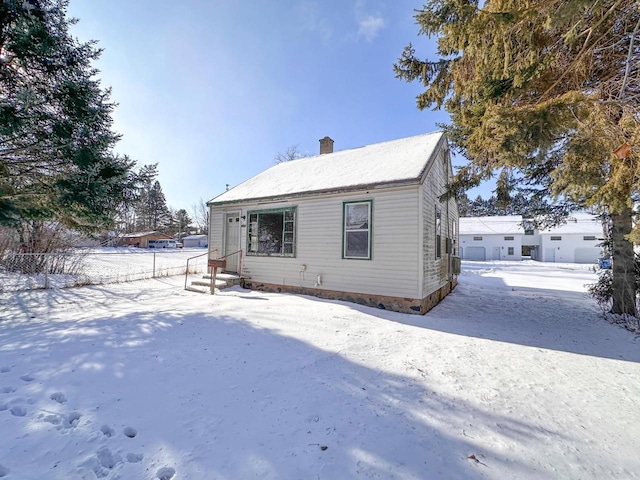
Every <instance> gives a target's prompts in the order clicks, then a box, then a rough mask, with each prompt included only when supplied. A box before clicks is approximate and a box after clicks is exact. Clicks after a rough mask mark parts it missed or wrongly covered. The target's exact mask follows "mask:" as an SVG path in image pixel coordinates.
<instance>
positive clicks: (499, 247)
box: [460, 215, 524, 261]
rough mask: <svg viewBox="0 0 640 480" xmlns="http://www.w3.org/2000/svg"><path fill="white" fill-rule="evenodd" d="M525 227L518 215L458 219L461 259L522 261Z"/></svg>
mask: <svg viewBox="0 0 640 480" xmlns="http://www.w3.org/2000/svg"><path fill="white" fill-rule="evenodd" d="M523 236H524V228H523V227H522V217H521V216H520V215H502V216H488V217H461V218H460V258H462V259H464V260H480V261H482V260H522V239H523Z"/></svg>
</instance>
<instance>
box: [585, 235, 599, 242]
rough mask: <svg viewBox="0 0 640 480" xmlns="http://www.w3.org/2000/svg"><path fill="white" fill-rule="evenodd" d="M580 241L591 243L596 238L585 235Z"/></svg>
mask: <svg viewBox="0 0 640 480" xmlns="http://www.w3.org/2000/svg"><path fill="white" fill-rule="evenodd" d="M582 239H583V240H587V241H592V240H595V239H596V237H595V235H585V236H584V237H582Z"/></svg>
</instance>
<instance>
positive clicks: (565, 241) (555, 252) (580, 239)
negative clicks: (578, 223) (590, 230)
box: [538, 232, 602, 263]
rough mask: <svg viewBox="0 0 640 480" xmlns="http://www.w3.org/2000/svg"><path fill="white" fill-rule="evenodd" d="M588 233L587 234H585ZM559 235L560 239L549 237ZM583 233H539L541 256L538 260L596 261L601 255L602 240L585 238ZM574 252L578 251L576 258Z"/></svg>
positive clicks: (560, 261) (563, 261) (561, 261)
mask: <svg viewBox="0 0 640 480" xmlns="http://www.w3.org/2000/svg"><path fill="white" fill-rule="evenodd" d="M587 235H588V234H587ZM552 236H553V237H560V238H561V240H551V237H552ZM584 236H585V235H583V234H579V235H572V234H567V233H557V234H555V233H554V234H553V235H551V234H548V233H547V232H545V233H543V234H541V235H540V251H541V256H540V258H538V260H541V261H543V262H559V263H574V262H575V263H596V262H597V261H598V258H599V257H600V256H601V255H602V247H599V246H597V245H599V244H600V243H602V240H598V238H597V237H596V240H585V239H584ZM576 252H578V255H577V258H576Z"/></svg>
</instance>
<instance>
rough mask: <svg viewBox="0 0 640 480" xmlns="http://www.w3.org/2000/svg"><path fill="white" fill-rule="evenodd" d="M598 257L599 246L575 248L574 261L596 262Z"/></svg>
mask: <svg viewBox="0 0 640 480" xmlns="http://www.w3.org/2000/svg"><path fill="white" fill-rule="evenodd" d="M599 257H600V248H598V247H583V248H576V253H575V257H574V258H575V260H574V262H576V263H596V262H597V261H598V258H599Z"/></svg>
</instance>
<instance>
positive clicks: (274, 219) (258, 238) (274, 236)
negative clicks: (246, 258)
mask: <svg viewBox="0 0 640 480" xmlns="http://www.w3.org/2000/svg"><path fill="white" fill-rule="evenodd" d="M295 225H296V209H295V208H287V209H279V210H263V211H259V212H249V224H248V229H247V230H248V231H247V234H248V236H249V238H248V242H247V255H267V256H277V257H295V251H296V248H295V247H296V239H295V231H296V228H295Z"/></svg>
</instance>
